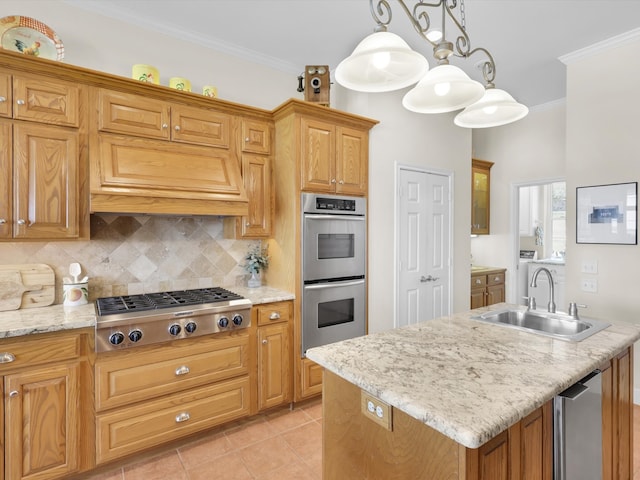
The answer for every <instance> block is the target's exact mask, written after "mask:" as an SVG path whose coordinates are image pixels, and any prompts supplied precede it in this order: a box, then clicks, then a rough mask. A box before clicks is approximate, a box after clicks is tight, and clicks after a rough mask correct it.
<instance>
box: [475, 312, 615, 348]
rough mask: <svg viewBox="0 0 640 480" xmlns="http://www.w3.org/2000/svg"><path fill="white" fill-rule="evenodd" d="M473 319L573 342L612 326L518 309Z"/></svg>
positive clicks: (491, 313) (583, 319)
mask: <svg viewBox="0 0 640 480" xmlns="http://www.w3.org/2000/svg"><path fill="white" fill-rule="evenodd" d="M471 318H472V319H474V320H480V321H482V322H487V323H493V324H495V325H502V326H505V327H510V328H515V329H518V330H523V331H526V332H531V333H537V334H540V335H546V336H548V337H553V338H559V339H562V340H570V341H573V342H579V341H581V340H584V339H585V338H587V337H590V336H591V335H593V334H594V333H597V332H599V331H600V330H604V329H605V328H607V327H608V326H609V325H610V324H609V323H606V322H603V321H600V320H593V319H587V318H580V319H576V318H573V317H571V316H569V315H567V314H563V313H547V312H543V311H537V310H518V309H508V310H496V311H493V312H487V313H483V314H481V315H474V316H472V317H471Z"/></svg>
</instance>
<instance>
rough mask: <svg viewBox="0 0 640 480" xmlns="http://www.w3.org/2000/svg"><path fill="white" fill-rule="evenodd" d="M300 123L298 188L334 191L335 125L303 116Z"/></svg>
mask: <svg viewBox="0 0 640 480" xmlns="http://www.w3.org/2000/svg"><path fill="white" fill-rule="evenodd" d="M300 125H301V137H302V138H301V141H300V162H301V166H300V174H301V176H302V179H301V180H302V183H301V186H300V188H301V189H302V190H308V191H311V192H318V193H332V192H335V187H336V174H335V143H336V142H335V136H336V129H335V127H334V126H333V125H331V124H330V123H325V122H320V121H317V120H311V119H308V118H304V117H303V118H302V119H301V124H300Z"/></svg>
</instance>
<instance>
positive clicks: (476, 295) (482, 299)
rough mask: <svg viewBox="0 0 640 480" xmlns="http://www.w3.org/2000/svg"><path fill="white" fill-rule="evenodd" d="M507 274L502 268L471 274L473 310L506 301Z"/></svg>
mask: <svg viewBox="0 0 640 480" xmlns="http://www.w3.org/2000/svg"><path fill="white" fill-rule="evenodd" d="M505 272H506V270H505V269H504V268H502V269H488V270H479V271H477V272H472V273H471V309H474V308H480V307H487V306H489V305H493V304H496V303H502V302H504V301H505V299H506V290H505Z"/></svg>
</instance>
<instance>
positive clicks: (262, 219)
mask: <svg viewBox="0 0 640 480" xmlns="http://www.w3.org/2000/svg"><path fill="white" fill-rule="evenodd" d="M242 177H243V181H244V189H245V191H246V192H247V197H248V198H249V215H247V216H246V217H241V218H240V219H238V221H239V222H240V235H241V236H242V237H244V238H268V237H269V236H270V235H271V220H272V217H273V196H272V188H271V159H270V158H269V157H263V156H259V155H247V154H245V155H243V156H242Z"/></svg>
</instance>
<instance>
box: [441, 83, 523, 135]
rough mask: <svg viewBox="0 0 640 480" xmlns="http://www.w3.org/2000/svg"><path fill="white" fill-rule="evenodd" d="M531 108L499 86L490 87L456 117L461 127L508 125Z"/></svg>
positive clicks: (455, 121) (455, 120)
mask: <svg viewBox="0 0 640 480" xmlns="http://www.w3.org/2000/svg"><path fill="white" fill-rule="evenodd" d="M528 113H529V109H528V108H527V107H526V106H525V105H523V104H521V103H518V102H516V101H515V100H514V99H513V97H512V96H511V95H509V94H508V93H507V92H505V91H504V90H500V89H499V88H489V89H487V91H486V92H485V94H484V96H483V97H482V98H481V99H480V100H478V101H477V102H476V103H474V104H473V105H469V106H468V107H467V108H465V109H464V110H463V111H462V112H460V113H459V114H458V115H456V117H455V118H454V120H453V122H454V123H455V124H456V125H458V126H459V127H465V128H487V127H498V126H500V125H506V124H507V123H511V122H515V121H517V120H520V119H521V118H524V117H525V116H526V115H527V114H528Z"/></svg>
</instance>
